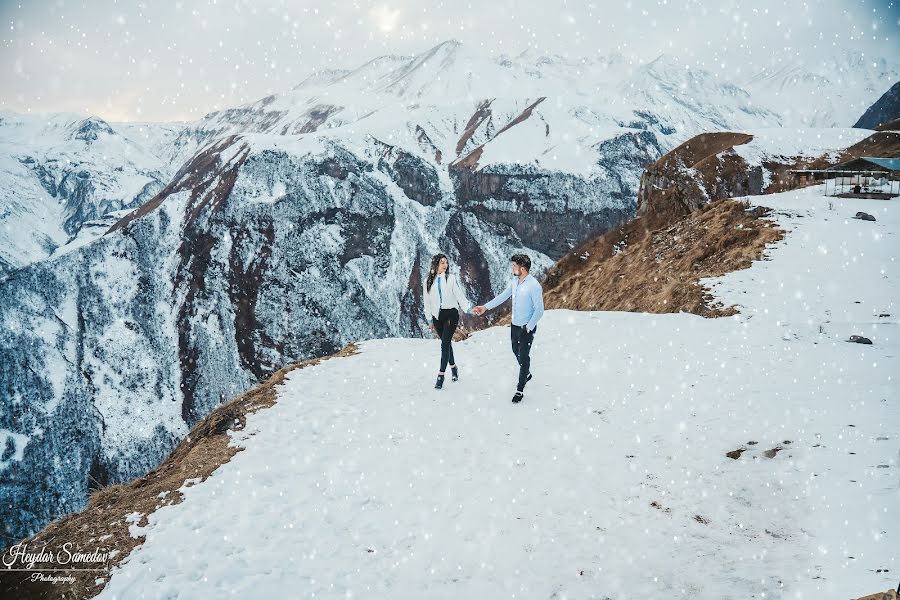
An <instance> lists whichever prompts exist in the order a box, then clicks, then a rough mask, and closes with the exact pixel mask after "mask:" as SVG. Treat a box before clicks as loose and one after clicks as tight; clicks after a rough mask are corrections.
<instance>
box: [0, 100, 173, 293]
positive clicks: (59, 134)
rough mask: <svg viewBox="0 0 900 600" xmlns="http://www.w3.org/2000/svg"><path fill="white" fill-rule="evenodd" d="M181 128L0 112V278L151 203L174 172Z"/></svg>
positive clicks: (67, 116)
mask: <svg viewBox="0 0 900 600" xmlns="http://www.w3.org/2000/svg"><path fill="white" fill-rule="evenodd" d="M177 129H178V126H176V125H166V124H152V125H151V124H143V125H138V124H129V125H127V126H125V127H120V126H119V125H117V126H116V127H115V128H113V127H112V126H111V125H110V124H108V123H106V122H105V121H103V120H102V119H100V118H99V117H87V118H85V117H81V116H78V115H72V114H55V115H49V116H44V117H39V116H31V115H28V116H26V115H18V114H12V113H7V112H4V113H0V278H2V277H3V276H4V275H5V274H7V273H9V272H11V271H13V270H15V269H18V268H21V267H23V266H25V265H28V264H30V263H32V262H35V261H39V260H43V259H44V258H46V257H48V256H50V255H52V254H53V253H54V252H55V251H57V250H58V249H59V248H60V247H62V246H64V245H65V244H67V243H68V242H70V241H71V240H72V239H74V238H75V237H76V236H77V235H78V233H79V231H80V230H81V228H82V226H83V225H84V223H85V222H87V221H91V220H93V219H97V218H101V217H103V216H104V215H106V214H108V213H110V212H113V211H117V210H123V209H131V208H136V207H138V206H140V205H141V204H143V203H144V202H145V201H146V200H149V199H150V198H152V197H153V196H154V195H155V194H156V193H157V192H159V191H160V190H161V189H162V188H163V187H164V186H165V184H166V183H167V182H168V181H169V179H170V178H171V176H172V174H173V172H174V171H173V169H172V168H171V166H170V164H169V162H170V161H169V160H167V159H166V155H165V152H166V147H167V140H166V138H172V137H174V135H175V133H176V132H177ZM151 135H152V136H153V137H152V138H151V137H150V136H151Z"/></svg>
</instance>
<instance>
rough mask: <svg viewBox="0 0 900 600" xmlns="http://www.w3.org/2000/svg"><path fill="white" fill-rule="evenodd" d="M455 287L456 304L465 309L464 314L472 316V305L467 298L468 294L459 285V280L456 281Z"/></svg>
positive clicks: (454, 282) (454, 281)
mask: <svg viewBox="0 0 900 600" xmlns="http://www.w3.org/2000/svg"><path fill="white" fill-rule="evenodd" d="M453 285H454V286H456V303H457V304H459V307H460V308H461V309H463V312H465V313H466V314H467V315H470V314H472V303H471V302H469V299H468V298H466V293H465V291H464V290H463V289H462V286H461V285H460V284H459V280H458V279H454V280H453Z"/></svg>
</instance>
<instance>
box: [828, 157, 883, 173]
mask: <svg viewBox="0 0 900 600" xmlns="http://www.w3.org/2000/svg"><path fill="white" fill-rule="evenodd" d="M828 170H829V171H889V172H898V171H900V158H878V157H875V156H860V157H859V158H851V159H850V160H848V161H845V162H842V163H841V164H839V165H834V166H833V167H829V168H828Z"/></svg>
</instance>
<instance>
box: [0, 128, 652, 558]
mask: <svg viewBox="0 0 900 600" xmlns="http://www.w3.org/2000/svg"><path fill="white" fill-rule="evenodd" d="M420 137H421V136H420ZM420 142H421V140H420ZM601 150H602V152H601V153H600V154H599V158H598V160H599V163H598V168H597V173H599V174H598V175H597V176H596V177H593V178H592V179H585V178H582V177H578V176H575V175H571V174H565V173H559V172H545V171H539V170H537V169H530V168H523V167H520V166H510V167H503V166H495V167H492V168H491V169H490V170H477V171H475V170H469V169H460V170H457V171H451V172H450V174H449V177H448V176H447V174H441V173H440V172H439V171H438V164H437V163H433V162H430V160H425V159H423V158H422V157H421V156H418V155H415V154H413V153H412V152H411V151H409V150H403V149H400V148H396V147H392V146H390V145H388V144H384V143H382V142H378V141H373V142H372V143H371V145H370V146H369V148H368V149H367V150H366V152H365V155H364V156H362V155H361V154H360V153H359V151H358V150H357V151H356V153H354V152H351V151H350V150H348V149H347V148H344V147H342V146H341V145H340V144H338V143H337V142H333V141H332V142H326V143H323V144H322V145H321V147H320V148H319V149H318V150H317V151H315V152H312V153H310V152H305V151H304V152H297V151H292V150H289V149H284V148H279V147H277V146H266V147H261V148H255V147H252V146H251V145H249V142H244V141H242V139H241V138H240V137H237V136H231V137H228V138H225V139H222V140H220V141H219V142H217V143H215V144H213V145H211V146H207V147H206V148H205V149H203V150H202V151H201V152H199V153H198V154H197V155H195V156H194V157H193V158H192V159H191V160H190V161H188V162H187V163H186V164H185V165H184V166H183V167H182V168H181V169H180V170H179V172H178V173H177V174H176V175H175V177H174V178H173V179H172V181H171V182H169V183H168V184H167V185H166V186H165V187H164V188H163V189H162V190H161V191H160V192H159V193H158V194H156V195H155V196H154V197H153V198H151V199H149V200H148V201H146V202H144V203H143V204H142V205H141V206H140V208H137V209H135V210H134V211H133V212H132V213H131V214H130V215H128V216H127V217H125V218H123V219H121V220H120V221H119V222H118V223H116V224H115V225H114V226H113V227H111V228H110V230H109V232H108V233H107V234H106V235H104V236H103V237H101V238H99V239H97V240H95V241H94V242H92V243H90V244H87V245H85V246H83V247H81V248H79V249H76V250H72V251H70V252H68V253H66V254H63V255H61V256H60V257H58V258H56V259H54V260H48V261H43V262H39V263H35V264H32V265H30V266H28V267H26V268H24V269H21V270H19V271H17V272H14V273H12V274H11V276H10V278H9V279H8V280H6V281H5V282H4V283H3V285H2V286H0V306H2V307H3V311H2V317H0V353H2V355H3V357H4V369H2V371H0V397H2V398H4V399H10V401H9V402H7V407H8V408H7V410H4V411H2V412H0V433H2V432H4V431H5V432H14V433H16V434H17V435H19V436H20V437H16V438H13V437H10V436H8V435H5V434H4V437H3V444H4V445H3V446H2V447H0V453H2V454H3V455H10V456H12V457H14V459H8V458H5V459H2V460H3V461H4V463H3V464H4V466H5V468H4V469H2V470H0V477H2V478H3V481H4V483H5V485H3V486H0V522H2V523H3V527H4V531H3V534H4V535H5V536H7V537H6V538H5V539H6V540H7V541H9V543H13V541H15V540H17V539H21V538H22V537H25V536H27V535H29V534H30V533H32V532H34V531H35V530H36V529H38V528H40V527H42V526H43V525H45V524H46V523H47V522H49V521H50V520H52V519H53V518H55V517H57V516H59V515H61V514H63V513H66V512H69V511H73V510H79V509H80V508H82V507H83V506H84V505H85V503H86V501H87V494H88V491H89V489H91V488H92V487H97V486H100V485H108V484H110V483H116V482H120V481H124V480H127V479H131V478H134V477H137V476H140V475H143V474H144V473H146V472H147V471H149V470H150V469H152V468H153V467H154V466H156V465H157V464H158V463H159V462H160V461H161V460H162V459H163V458H164V457H165V456H166V454H167V453H168V452H170V451H171V449H172V448H173V447H174V445H175V444H176V443H177V442H178V440H180V439H181V438H182V437H183V436H184V435H185V434H186V433H187V431H188V430H189V428H190V427H191V426H192V425H193V424H194V423H196V422H197V421H198V420H199V419H200V418H202V417H203V416H204V415H206V414H208V413H209V411H210V410H212V409H213V408H215V407H216V406H218V405H219V404H220V403H221V402H223V401H224V400H227V399H228V398H231V397H233V396H234V395H235V394H237V393H239V392H241V391H243V390H245V389H247V388H248V387H250V386H251V385H253V384H254V383H256V382H258V381H260V380H261V379H264V378H266V377H268V376H269V375H270V374H271V373H272V372H274V371H275V370H277V369H278V368H280V367H282V366H284V365H285V364H289V363H291V362H295V361H298V360H302V359H304V358H309V357H311V356H318V355H324V354H329V353H332V352H334V351H336V350H338V349H340V348H341V347H342V346H344V345H345V344H346V343H347V342H349V341H354V340H364V339H371V338H380V337H387V336H421V335H423V334H424V333H425V332H426V331H427V327H426V323H425V320H424V315H423V310H422V299H421V285H422V280H423V277H424V275H425V273H426V271H427V268H428V266H429V263H430V258H431V255H432V254H434V253H435V252H437V251H441V252H444V253H446V254H447V255H448V256H449V257H450V258H451V261H452V263H453V270H454V272H456V273H458V274H459V276H460V279H461V282H462V284H463V286H464V287H465V288H466V290H467V293H468V294H469V298H470V299H471V300H472V301H474V302H483V301H485V300H487V299H489V298H490V297H491V296H492V295H493V294H495V293H496V292H498V291H499V290H500V289H502V287H503V286H504V285H505V283H506V281H507V279H508V276H509V263H508V260H509V256H510V254H512V252H514V251H526V252H528V253H529V254H531V256H532V260H533V263H534V270H535V272H538V273H539V272H541V271H543V270H544V269H546V268H547V267H549V265H550V264H551V263H552V261H553V259H554V258H556V257H558V256H561V255H562V254H563V253H565V252H566V251H568V250H569V248H570V247H571V246H572V245H574V244H576V243H578V242H580V241H581V240H582V239H584V238H586V237H588V236H590V235H595V234H596V233H598V232H602V231H604V230H605V229H606V228H609V227H611V226H613V225H615V224H616V223H618V222H620V221H622V220H625V219H627V218H629V217H631V216H633V214H634V211H635V206H634V201H633V198H634V195H635V193H636V191H637V186H638V181H639V179H638V174H639V173H640V172H641V170H642V169H643V167H644V166H645V165H646V164H647V163H649V162H651V161H653V160H655V159H656V158H658V157H659V155H660V154H661V149H660V146H659V144H658V143H657V140H656V138H655V137H654V136H653V134H651V133H649V132H646V131H642V132H637V133H628V134H625V135H623V136H620V137H619V138H616V139H614V140H609V141H608V142H606V143H605V144H604V145H603V146H601ZM424 152H426V156H429V157H430V151H428V150H427V149H426V150H425V151H424ZM90 181H91V176H90V175H88V176H87V177H79V174H78V172H77V171H75V172H74V173H73V174H72V175H71V179H70V180H69V183H64V184H60V185H59V186H58V187H67V189H70V190H72V191H71V192H66V193H70V194H76V193H79V192H78V191H77V190H79V189H82V188H79V187H78V186H88V185H90ZM7 439H10V440H12V441H10V442H7V441H6V440H7ZM10 444H12V446H10ZM19 456H20V458H19V459H15V458H16V457H19Z"/></svg>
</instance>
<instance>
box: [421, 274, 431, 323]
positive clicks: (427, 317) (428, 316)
mask: <svg viewBox="0 0 900 600" xmlns="http://www.w3.org/2000/svg"><path fill="white" fill-rule="evenodd" d="M422 302H423V304H424V305H425V321H426V322H427V323H428V326H429V327H431V326H432V325H431V294H429V293H428V280H427V279H426V280H425V281H423V282H422Z"/></svg>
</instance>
